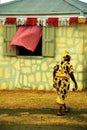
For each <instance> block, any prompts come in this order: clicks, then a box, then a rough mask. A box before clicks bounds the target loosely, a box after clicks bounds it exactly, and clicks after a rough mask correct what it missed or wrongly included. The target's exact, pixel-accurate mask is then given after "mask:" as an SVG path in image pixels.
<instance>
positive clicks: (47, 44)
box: [42, 27, 54, 56]
mask: <svg viewBox="0 0 87 130" xmlns="http://www.w3.org/2000/svg"><path fill="white" fill-rule="evenodd" d="M42 55H43V56H54V27H43V37H42Z"/></svg>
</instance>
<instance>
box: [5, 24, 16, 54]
mask: <svg viewBox="0 0 87 130" xmlns="http://www.w3.org/2000/svg"><path fill="white" fill-rule="evenodd" d="M15 33H16V25H4V45H3V53H4V55H8V56H16V47H14V48H13V49H10V48H9V45H10V43H11V41H12V38H13V36H14V34H15Z"/></svg>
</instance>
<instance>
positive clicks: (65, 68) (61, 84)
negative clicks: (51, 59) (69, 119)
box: [53, 51, 78, 116]
mask: <svg viewBox="0 0 87 130" xmlns="http://www.w3.org/2000/svg"><path fill="white" fill-rule="evenodd" d="M70 60H71V56H70V54H69V52H68V51H65V52H64V54H63V61H61V62H60V63H57V65H56V66H55V67H54V71H53V82H54V83H53V87H54V88H56V89H57V93H58V97H57V104H58V105H59V111H58V112H57V115H58V116H62V114H63V113H62V109H63V108H64V110H65V112H69V110H70V109H69V108H67V107H66V104H65V97H66V95H67V92H68V90H69V87H70V78H71V79H72V81H73V82H74V84H75V88H76V89H77V88H78V87H77V82H76V80H75V77H74V74H73V66H72V65H71V64H70Z"/></svg>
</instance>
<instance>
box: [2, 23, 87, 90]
mask: <svg viewBox="0 0 87 130" xmlns="http://www.w3.org/2000/svg"><path fill="white" fill-rule="evenodd" d="M86 34H87V25H79V26H72V27H55V57H53V58H52V57H49V58H47V57H8V56H3V44H4V43H3V42H4V41H3V26H0V89H29V90H30V89H32V90H54V89H53V86H52V83H53V78H52V72H53V66H54V65H55V64H56V62H57V61H60V60H61V59H62V53H63V51H64V50H68V51H69V52H70V54H71V57H72V61H71V63H72V64H73V67H74V72H75V77H76V80H77V82H78V86H79V90H82V89H83V88H84V87H85V88H87V87H86V82H87V80H86V79H87V77H86V74H87V36H86ZM72 87H73V83H72V81H71V88H72Z"/></svg>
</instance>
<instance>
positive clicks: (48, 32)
mask: <svg viewBox="0 0 87 130" xmlns="http://www.w3.org/2000/svg"><path fill="white" fill-rule="evenodd" d="M17 30H18V29H17V26H16V25H10V24H9V25H4V46H3V52H4V55H9V56H54V27H48V26H46V27H42V37H41V38H40V40H39V42H38V45H37V47H36V48H35V50H34V52H32V51H30V50H28V49H26V48H25V47H23V46H14V47H13V48H12V49H10V48H9V46H10V43H11V41H12V39H13V37H14V35H15V33H16V32H17Z"/></svg>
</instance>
